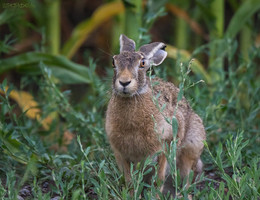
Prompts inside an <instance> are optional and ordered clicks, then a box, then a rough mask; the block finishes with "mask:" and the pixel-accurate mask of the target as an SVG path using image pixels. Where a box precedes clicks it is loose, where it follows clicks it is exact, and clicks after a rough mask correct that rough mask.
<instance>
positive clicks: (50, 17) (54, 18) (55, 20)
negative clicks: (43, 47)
mask: <svg viewBox="0 0 260 200" xmlns="http://www.w3.org/2000/svg"><path fill="white" fill-rule="evenodd" d="M46 13H47V22H46V23H47V24H46V26H47V30H46V36H47V44H48V51H49V53H51V54H54V55H57V54H59V50H60V0H46Z"/></svg>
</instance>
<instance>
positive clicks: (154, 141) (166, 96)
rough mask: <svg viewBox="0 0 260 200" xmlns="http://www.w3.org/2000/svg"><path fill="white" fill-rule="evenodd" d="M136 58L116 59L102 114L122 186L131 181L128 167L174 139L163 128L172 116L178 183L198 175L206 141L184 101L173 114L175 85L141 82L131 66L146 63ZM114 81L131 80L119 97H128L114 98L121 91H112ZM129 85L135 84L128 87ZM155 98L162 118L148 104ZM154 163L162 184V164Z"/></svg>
mask: <svg viewBox="0 0 260 200" xmlns="http://www.w3.org/2000/svg"><path fill="white" fill-rule="evenodd" d="M131 42H132V41H131ZM121 50H122V47H121ZM122 51H123V50H122ZM137 53H138V54H140V57H138V56H136V55H135V56H132V54H136V52H130V51H129V52H128V53H126V51H123V52H121V54H120V55H119V56H121V57H118V59H119V60H118V61H117V64H118V66H117V67H118V69H115V74H114V78H113V92H112V97H111V99H110V101H109V104H108V109H107V114H106V127H105V128H106V132H107V136H108V139H109V142H110V145H111V148H112V150H113V152H114V154H115V158H116V161H117V164H118V166H119V168H120V170H121V171H123V172H124V175H125V178H126V181H127V182H129V181H131V180H130V163H134V164H137V163H138V162H140V161H143V160H144V159H145V158H147V156H152V155H153V154H155V153H156V152H158V151H160V150H162V148H163V145H162V142H166V143H168V144H170V142H171V140H172V139H173V134H172V126H171V125H170V124H169V123H167V122H166V120H165V117H168V118H170V119H171V118H172V117H173V115H174V114H175V116H176V118H177V121H178V133H177V137H178V145H177V146H178V147H177V167H178V169H179V170H180V174H181V177H182V178H185V177H186V176H188V175H189V172H190V170H191V169H193V170H194V172H196V173H200V172H201V171H202V162H201V160H200V155H201V152H202V150H203V140H205V135H206V134H205V130H204V126H203V122H202V120H201V119H200V117H199V116H198V115H197V114H196V113H194V112H193V110H192V109H191V107H190V106H189V104H188V102H187V101H186V99H185V98H182V100H181V101H179V102H178V108H177V110H176V111H175V109H176V105H177V96H178V93H179V89H178V88H177V87H176V86H174V84H172V83H169V82H165V81H163V80H161V79H159V78H154V79H152V80H151V81H150V79H149V78H148V77H146V71H141V70H139V71H138V72H137V71H136V67H133V65H137V64H136V63H140V61H139V60H140V59H142V58H143V56H144V57H145V55H143V54H142V52H137ZM122 54H125V55H124V56H123V58H125V59H126V60H127V58H126V57H129V59H128V61H129V63H127V61H124V63H123V64H122V63H121V64H120V62H122ZM163 59H164V58H163ZM133 63H134V64H133ZM130 65H132V67H131V66H130ZM127 66H128V67H127ZM124 67H125V68H124ZM122 68H123V69H122ZM148 68H149V67H148ZM137 69H138V68H137ZM127 77H128V78H127ZM117 79H119V81H121V80H124V81H127V80H128V81H129V80H130V82H131V83H130V84H129V88H130V87H132V89H131V88H130V89H127V87H124V91H125V90H126V91H129V93H130V95H123V93H120V92H118V91H120V90H119V89H117V86H116V84H117ZM133 80H135V81H136V83H133V84H135V85H133V86H132V85H131V84H132V81H133ZM152 83H155V84H152ZM152 85H153V86H152ZM125 88H126V89H125ZM159 93H160V95H159V97H158V103H159V106H163V105H164V104H166V107H165V109H164V110H163V111H162V112H160V111H159V109H158V108H157V107H156V105H155V103H154V102H153V100H152V97H153V96H157V95H158V94H159ZM157 161H158V165H159V166H158V170H159V171H158V176H159V178H160V179H161V180H165V178H166V177H165V176H166V173H167V160H166V158H165V156H164V155H163V154H161V155H160V156H159V157H158V159H157Z"/></svg>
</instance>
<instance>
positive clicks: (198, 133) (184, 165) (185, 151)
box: [177, 114, 205, 179]
mask: <svg viewBox="0 0 260 200" xmlns="http://www.w3.org/2000/svg"><path fill="white" fill-rule="evenodd" d="M204 140H205V130H204V127H203V124H202V120H201V119H200V118H199V116H198V115H197V114H192V115H191V118H190V124H189V128H188V130H187V132H186V135H185V137H184V139H183V141H182V143H181V146H180V149H179V152H178V154H177V165H178V168H179V170H180V175H181V177H182V179H184V178H185V177H188V175H189V173H190V171H191V169H192V168H193V169H194V170H199V171H201V170H202V162H201V160H200V154H201V152H202V150H203V147H204V144H203V141H204ZM194 167H195V168H194ZM195 173H196V171H195Z"/></svg>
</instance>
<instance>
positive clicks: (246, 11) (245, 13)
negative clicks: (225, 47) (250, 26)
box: [225, 0, 260, 38]
mask: <svg viewBox="0 0 260 200" xmlns="http://www.w3.org/2000/svg"><path fill="white" fill-rule="evenodd" d="M259 9H260V2H259V0H247V1H244V3H243V4H242V5H241V6H240V7H239V9H238V10H237V11H236V13H235V14H234V16H233V17H232V19H231V21H230V23H229V26H228V28H227V30H226V33H225V35H226V36H227V37H229V38H233V37H235V36H236V34H237V33H238V32H239V31H240V29H241V28H242V27H243V26H244V24H245V23H246V21H247V20H248V19H249V18H250V17H251V16H252V15H253V14H254V13H256V11H258V10H259Z"/></svg>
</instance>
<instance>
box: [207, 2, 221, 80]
mask: <svg viewBox="0 0 260 200" xmlns="http://www.w3.org/2000/svg"><path fill="white" fill-rule="evenodd" d="M211 12H212V14H213V15H214V17H215V29H213V30H211V31H210V38H211V40H212V41H213V40H214V39H220V38H222V37H223V30H224V0H214V1H213V2H212V4H211ZM218 49H221V47H220V46H219V44H213V45H211V46H210V58H209V66H210V70H211V77H212V79H213V80H215V81H217V80H220V79H221V77H220V74H218V73H217V71H220V70H222V69H223V59H218V61H217V62H216V58H217V56H218V54H219V52H218Z"/></svg>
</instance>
